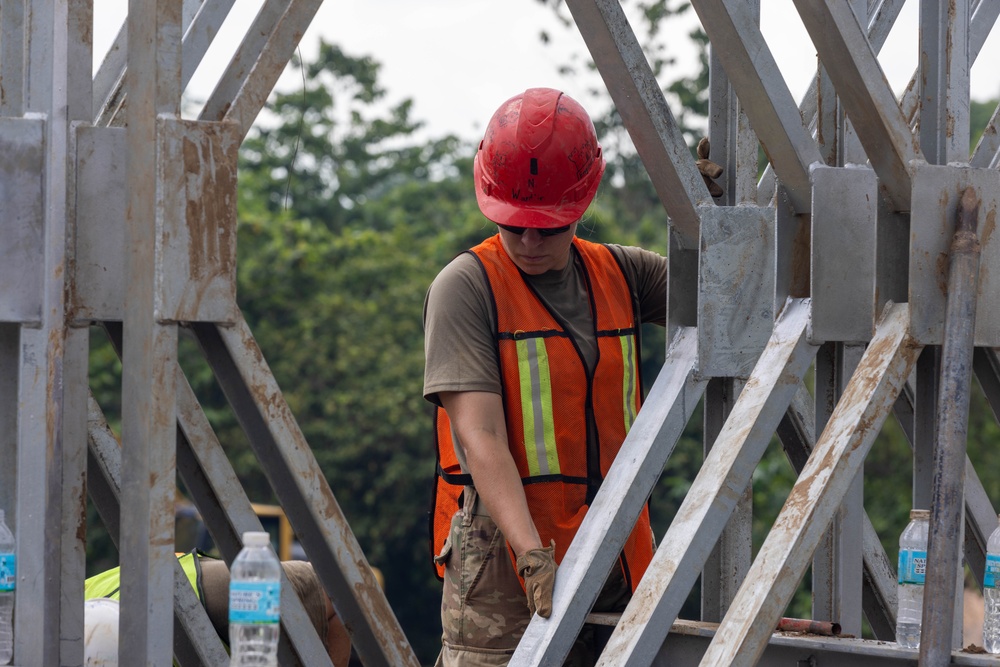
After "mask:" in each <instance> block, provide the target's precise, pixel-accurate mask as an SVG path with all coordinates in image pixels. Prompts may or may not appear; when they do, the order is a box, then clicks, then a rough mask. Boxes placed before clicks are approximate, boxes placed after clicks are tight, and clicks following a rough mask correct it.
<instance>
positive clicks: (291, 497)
mask: <svg viewBox="0 0 1000 667" xmlns="http://www.w3.org/2000/svg"><path fill="white" fill-rule="evenodd" d="M191 328H192V331H193V332H194V333H195V335H196V336H197V339H198V343H199V344H200V345H201V347H202V350H203V351H204V353H205V358H206V360H207V361H208V363H209V365H210V366H211V367H212V370H213V371H214V372H215V377H216V379H217V380H218V381H219V384H220V386H221V387H222V390H223V392H224V393H225V394H226V397H227V398H228V399H229V403H230V405H231V406H232V408H233V411H234V412H235V414H236V417H237V420H238V421H239V422H240V424H241V426H242V427H243V431H244V432H245V433H246V435H247V437H248V439H249V440H250V445H251V447H252V448H253V450H254V452H255V453H256V455H257V459H258V460H259V461H260V464H261V468H262V469H263V470H264V472H265V474H266V475H267V477H268V480H269V481H270V483H271V487H272V488H273V489H274V491H275V494H276V495H277V497H278V500H279V501H280V503H281V506H282V507H283V508H285V512H286V514H287V515H288V519H289V521H290V522H291V524H292V528H293V529H294V530H295V533H296V535H298V537H299V541H300V542H301V543H302V546H303V548H304V549H305V551H306V554H307V555H308V556H309V559H310V560H311V561H312V563H313V567H314V569H315V570H316V574H317V575H319V578H320V580H321V581H322V582H323V585H324V587H325V588H326V590H327V591H328V592H329V593H331V597H332V598H333V600H334V602H335V604H336V606H337V613H338V614H339V615H340V616H341V617H342V618H343V620H344V623H345V624H347V625H348V627H350V628H351V629H352V631H353V633H352V640H353V642H354V646H355V647H356V649H357V651H358V654H359V655H360V656H361V659H362V661H363V662H364V663H365V664H367V665H386V666H387V667H396V666H399V667H403V666H405V665H413V666H414V667H415V666H416V665H417V659H416V656H415V655H414V654H413V650H412V649H411V648H410V645H409V642H407V640H406V637H405V636H404V634H403V632H402V630H401V629H400V627H399V624H398V622H397V621H396V617H395V615H394V614H393V613H392V609H390V607H389V605H388V603H387V602H386V600H385V596H384V595H383V594H382V592H381V589H380V588H379V586H378V582H376V581H375V575H374V574H373V573H372V571H371V568H370V567H369V566H368V562H367V560H366V559H365V556H364V553H362V551H361V547H360V546H359V545H358V543H357V540H356V539H355V537H354V535H353V533H352V532H351V528H350V526H349V525H348V523H347V520H346V519H345V518H344V515H343V512H342V511H341V509H340V506H339V505H338V504H337V500H336V498H334V496H333V492H332V491H331V490H330V486H329V484H328V483H327V481H326V478H325V477H324V476H323V472H322V470H320V468H319V465H318V464H317V463H316V459H315V457H313V454H312V450H311V449H310V448H309V444H308V443H307V442H306V440H305V437H304V436H303V435H302V431H301V429H299V426H298V424H297V423H296V422H295V418H294V416H293V415H292V413H291V411H290V410H289V408H288V404H287V403H285V401H284V398H283V397H282V395H281V391H280V389H279V388H278V385H277V383H276V382H275V380H274V376H273V375H272V374H271V371H270V369H269V368H268V366H267V363H266V362H265V361H264V355H263V353H262V352H261V350H260V348H259V347H258V346H257V343H256V341H255V340H254V339H253V335H252V334H251V333H250V330H249V328H248V327H247V324H246V322H245V321H244V320H243V319H242V317H240V318H239V319H238V320H237V322H236V323H235V324H234V325H233V326H231V327H220V326H216V325H213V324H203V323H195V324H192V325H191Z"/></svg>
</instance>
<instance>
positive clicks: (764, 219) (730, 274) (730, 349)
mask: <svg viewBox="0 0 1000 667" xmlns="http://www.w3.org/2000/svg"><path fill="white" fill-rule="evenodd" d="M699 212H700V215H701V237H700V246H701V247H700V252H699V253H698V259H699V262H698V271H699V273H698V372H699V373H701V374H702V375H705V376H708V377H746V376H747V375H749V374H750V371H751V370H752V369H753V366H754V364H755V363H757V358H758V357H759V356H760V353H761V352H762V351H763V349H764V346H765V345H767V341H768V338H769V337H770V335H771V329H772V327H773V325H774V209H772V208H758V207H756V206H736V207H721V206H711V207H701V208H700V209H699Z"/></svg>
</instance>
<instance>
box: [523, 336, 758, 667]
mask: <svg viewBox="0 0 1000 667" xmlns="http://www.w3.org/2000/svg"><path fill="white" fill-rule="evenodd" d="M696 341H697V335H696V332H695V331H694V330H692V329H682V330H681V331H680V332H678V334H677V335H676V336H675V337H674V339H673V340H672V341H671V345H670V348H669V349H668V351H667V357H666V361H665V363H664V365H663V367H662V368H661V370H660V373H659V375H658V376H657V378H656V382H655V383H654V384H653V387H652V388H651V389H650V392H649V396H648V397H647V399H646V403H645V405H644V407H643V408H642V410H640V411H639V416H638V417H637V418H636V420H635V423H634V424H633V425H632V428H631V430H630V431H629V434H628V436H627V437H626V438H625V442H624V444H623V445H622V449H621V451H620V452H619V454H618V457H617V458H616V459H615V462H614V464H612V466H611V469H610V470H609V471H608V475H607V477H606V478H605V479H604V483H603V484H602V485H601V490H600V491H598V493H597V497H596V498H595V499H594V502H593V504H592V505H591V506H590V509H589V510H588V511H587V515H586V516H585V517H584V520H583V523H582V524H581V525H580V529H579V530H578V531H577V535H576V537H575V538H574V539H573V542H572V543H571V544H570V547H569V549H568V550H567V552H566V555H565V556H564V557H563V560H562V563H561V564H560V565H559V576H558V577H556V584H555V589H554V591H553V594H552V615H551V617H550V618H548V619H543V618H541V617H539V616H537V615H536V616H534V617H533V618H532V620H531V622H530V623H529V624H528V627H527V629H526V630H525V632H524V636H523V637H522V638H521V642H520V644H518V647H517V650H516V651H515V652H514V655H513V656H512V657H511V660H510V665H512V666H514V665H518V666H520V667H524V666H525V665H549V664H562V661H563V660H564V659H565V657H566V655H567V654H568V653H569V650H570V647H571V646H572V644H573V641H574V640H575V639H576V636H577V633H578V632H579V631H580V628H581V627H582V626H583V623H584V620H585V619H586V616H587V614H588V613H589V612H590V610H591V608H592V607H593V605H594V601H596V600H597V596H598V594H599V593H600V590H601V587H602V586H603V585H604V581H605V579H606V578H607V573H608V572H610V571H611V568H612V566H613V565H614V562H615V559H617V558H618V556H619V554H620V553H621V549H622V546H623V545H624V544H625V540H626V538H627V537H628V535H629V533H630V532H631V531H632V527H633V526H634V525H635V521H636V519H637V518H638V517H639V513H640V512H641V511H642V507H643V505H644V504H645V503H646V501H647V499H648V498H649V494H650V493H651V492H652V490H653V486H654V485H655V484H656V480H657V479H659V477H660V473H661V472H662V470H663V466H664V464H665V463H666V462H667V459H669V458H670V455H671V454H672V453H673V450H674V447H675V445H676V444H677V441H678V439H680V436H681V434H682V433H683V431H684V427H685V426H686V425H687V423H688V420H689V419H690V418H691V414H692V413H693V412H694V409H695V408H696V407H697V404H698V401H699V400H700V399H701V396H702V394H704V392H705V386H706V384H707V380H706V379H702V378H699V377H697V376H696V374H695V373H694V367H695V363H696V361H697V354H696V352H697V349H696V347H697V345H696ZM745 486H746V485H744V487H745ZM742 490H743V488H740V492H742ZM661 548H662V547H661ZM648 576H649V571H647V574H646V576H645V577H644V578H643V581H645V579H646V577H648ZM695 576H697V573H696V575H695Z"/></svg>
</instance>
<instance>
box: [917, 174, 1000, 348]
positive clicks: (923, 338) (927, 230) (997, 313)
mask: <svg viewBox="0 0 1000 667" xmlns="http://www.w3.org/2000/svg"><path fill="white" fill-rule="evenodd" d="M967 187H972V188H973V189H974V190H975V192H976V195H977V196H978V197H979V200H980V203H979V225H978V229H977V233H978V236H979V244H980V246H981V254H980V264H979V267H980V268H979V298H978V301H977V307H976V311H977V312H976V332H975V344H976V345H977V346H981V347H997V346H1000V309H997V308H996V304H997V303H1000V275H994V272H993V270H994V267H997V266H1000V238H998V236H997V234H996V233H995V231H996V225H997V212H998V210H1000V172H998V171H996V170H993V169H969V168H961V167H955V166H947V167H939V166H934V165H921V166H919V167H918V168H917V169H916V171H915V174H914V187H913V203H912V207H911V210H912V212H911V214H910V274H909V275H910V280H909V285H910V287H909V302H910V304H911V308H910V317H911V324H910V326H911V332H912V335H913V337H914V339H916V340H917V341H918V342H919V343H921V344H923V345H940V344H941V343H943V342H944V318H945V304H946V301H947V294H946V293H947V282H948V265H949V261H948V252H949V250H948V249H949V247H950V246H951V239H952V236H953V235H954V233H955V220H956V214H957V210H958V203H959V200H960V198H961V196H962V193H963V192H964V191H965V189H966V188H967Z"/></svg>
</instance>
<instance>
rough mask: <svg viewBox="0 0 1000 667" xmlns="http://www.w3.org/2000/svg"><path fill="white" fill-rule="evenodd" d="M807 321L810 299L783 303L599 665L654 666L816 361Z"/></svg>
mask: <svg viewBox="0 0 1000 667" xmlns="http://www.w3.org/2000/svg"><path fill="white" fill-rule="evenodd" d="M808 321H809V303H808V301H793V300H790V301H788V302H787V303H786V305H785V309H784V310H783V312H782V313H781V314H780V316H779V317H778V320H777V322H776V323H775V326H774V332H773V334H772V336H771V339H770V340H769V341H768V344H767V347H766V348H765V349H764V351H763V353H762V354H761V356H760V359H759V360H758V362H757V365H756V366H755V367H754V370H753V373H752V374H751V376H750V379H749V380H748V382H747V384H746V386H745V387H744V389H743V391H742V392H741V393H740V395H739V397H738V398H737V399H736V403H735V405H734V406H733V409H732V412H730V414H729V417H728V419H726V423H725V425H724V426H723V428H722V432H721V433H719V437H718V438H717V439H716V441H715V443H714V445H713V446H712V449H711V450H710V451H709V452H708V455H707V456H706V458H705V461H704V462H703V464H702V466H701V470H700V471H699V472H698V476H697V477H696V478H695V479H694V481H693V482H692V484H691V487H690V488H689V489H688V492H687V494H686V495H685V497H684V502H683V503H682V504H681V506H680V508H679V509H678V510H677V514H676V515H675V516H674V519H673V521H672V522H671V524H670V528H669V529H668V530H667V533H666V535H664V537H663V539H662V540H661V543H660V545H659V547H658V548H657V550H656V553H655V554H654V555H653V562H652V563H651V564H650V566H649V569H648V570H647V571H646V574H645V576H643V578H642V581H641V582H640V583H639V586H638V588H637V589H636V592H635V595H634V596H633V598H632V601H631V602H630V603H629V606H628V607H627V608H626V610H625V613H624V614H622V618H621V621H620V622H619V624H618V625H617V627H616V628H615V631H614V633H612V635H611V639H610V640H609V641H608V645H607V647H606V648H605V650H604V652H603V653H602V654H601V658H600V660H599V661H598V665H600V666H602V667H603V666H611V665H630V666H639V665H650V664H651V663H652V660H653V658H654V657H655V656H656V654H657V652H658V651H659V649H660V646H661V644H662V643H663V632H662V628H665V627H668V626H670V625H671V624H672V623H673V621H674V620H675V619H676V618H677V614H678V613H679V612H680V609H681V606H682V605H683V603H684V600H685V599H686V598H687V595H688V593H689V592H690V590H691V587H692V586H693V584H694V581H695V579H696V578H697V576H698V573H699V572H700V570H701V569H702V567H703V566H704V564H705V561H706V559H707V558H708V556H709V554H710V553H711V551H712V548H713V547H714V545H715V543H716V541H717V540H718V538H719V535H720V534H721V533H722V530H723V528H724V527H725V525H726V523H727V522H728V521H729V518H730V515H731V513H732V511H733V509H734V508H735V506H736V503H737V501H738V500H739V498H740V497H741V496H742V495H743V492H744V490H745V489H746V488H747V485H748V484H749V483H750V479H751V475H752V474H753V470H754V468H755V467H756V466H757V463H758V462H759V461H760V458H761V456H763V454H764V450H765V449H766V447H767V445H768V443H769V442H770V441H771V436H772V435H773V434H774V432H775V429H776V428H777V426H778V424H779V423H780V421H781V419H782V415H784V413H785V411H786V409H787V408H788V405H789V403H790V402H791V401H792V397H793V396H794V395H795V392H796V390H797V387H798V382H799V381H800V380H801V379H802V377H803V376H804V375H805V373H806V371H807V370H808V368H809V365H810V364H811V363H812V360H813V357H814V356H815V353H816V348H815V346H813V345H810V344H809V342H808V340H807V338H806V325H807V323H808ZM640 414H641V413H640ZM730 609H732V606H730ZM775 624H777V621H775Z"/></svg>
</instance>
